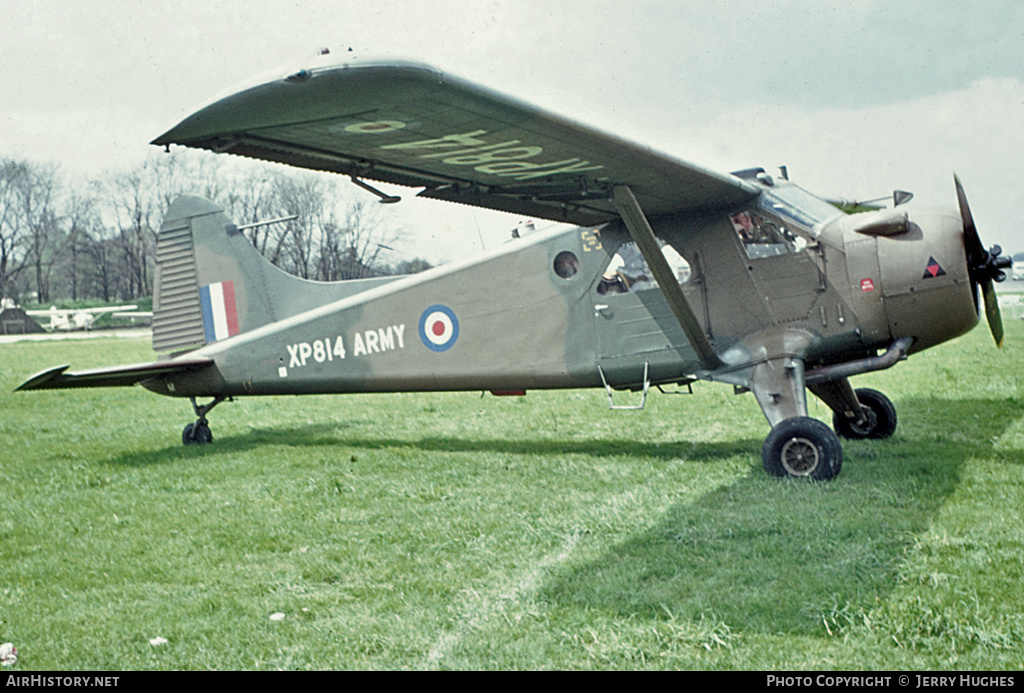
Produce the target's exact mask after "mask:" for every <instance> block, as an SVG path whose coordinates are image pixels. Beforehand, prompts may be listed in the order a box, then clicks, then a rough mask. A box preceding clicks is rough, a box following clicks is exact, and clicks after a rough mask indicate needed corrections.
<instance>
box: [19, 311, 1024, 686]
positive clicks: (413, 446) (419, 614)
mask: <svg viewBox="0 0 1024 693" xmlns="http://www.w3.org/2000/svg"><path fill="white" fill-rule="evenodd" d="M1013 318H1014V316H1013V315H1012V314H1008V315H1007V320H1006V323H1007V344H1006V347H1005V348H1004V349H1003V350H1002V351H997V350H996V349H995V347H994V346H993V345H992V343H991V338H990V336H989V335H988V333H987V331H985V328H984V327H979V328H978V329H976V330H975V331H974V332H972V333H971V334H970V335H968V336H967V337H965V338H962V339H960V340H959V341H957V342H954V343H952V344H947V345H944V346H942V347H939V348H936V349H934V350H932V351H929V352H926V353H924V354H921V355H918V356H915V357H913V358H912V359H911V360H910V361H908V362H906V363H902V364H899V365H898V366H897V367H896V368H894V369H892V370H890V371H886V372H883V373H877V374H872V375H870V376H864V377H861V378H858V379H856V384H857V385H858V386H871V387H876V388H878V389H880V390H882V391H884V392H886V393H887V394H888V395H889V396H890V397H891V398H892V399H893V401H894V402H895V404H896V406H897V409H898V412H899V416H900V425H899V429H898V430H897V432H896V435H895V436H894V437H893V438H892V439H890V440H887V441H882V442H846V443H845V445H844V451H845V461H844V468H843V471H842V474H841V475H840V476H839V477H838V478H837V479H836V480H834V481H832V482H829V483H813V482H792V481H785V480H777V479H772V478H768V477H767V476H766V475H765V474H764V472H763V471H762V469H761V462H760V451H761V443H762V440H763V438H764V436H765V435H767V432H768V426H767V424H766V422H765V421H764V418H763V416H762V415H761V413H760V411H759V409H758V408H757V405H756V403H755V402H754V400H753V398H752V397H751V396H750V395H744V396H735V395H733V393H732V389H731V388H729V387H724V386H720V385H712V384H701V385H698V386H697V387H695V394H694V395H692V396H690V395H683V396H664V395H660V394H658V393H655V394H653V395H652V397H651V398H650V400H649V401H648V407H647V410H646V411H643V412H610V411H608V410H607V408H606V407H605V397H604V394H603V392H599V391H560V392H530V393H529V394H528V395H527V396H526V397H525V398H495V397H492V396H490V395H487V396H485V397H481V396H480V394H479V393H448V394H416V395H410V394H396V395H380V396H376V395H374V396H367V395H361V396H348V397H344V396H342V397H301V398H266V399H242V400H238V401H236V402H234V403H231V404H224V405H221V406H220V407H218V408H217V409H216V410H215V411H214V412H213V414H212V416H211V424H212V427H213V432H214V436H215V441H214V443H213V445H210V446H204V447H201V448H197V447H190V448H184V447H183V446H182V445H181V440H180V435H181V433H180V432H181V428H182V427H183V426H184V425H185V424H186V423H187V422H189V421H190V420H191V418H192V415H191V409H190V407H189V405H188V403H187V402H186V401H184V400H176V399H167V398H161V397H158V396H156V395H152V394H150V393H148V392H146V391H144V390H142V389H140V388H133V389H127V390H93V391H89V390H83V391H67V392H28V393H17V394H11V390H12V389H13V388H14V387H15V386H16V385H17V384H18V383H20V382H21V381H22V380H23V379H24V378H25V377H27V376H28V375H29V374H31V373H34V372H35V371H37V370H40V369H42V368H44V367H48V366H51V365H56V364H59V363H68V362H70V363H73V365H74V367H75V368H85V367H92V366H99V365H110V364H116V363H128V362H137V361H146V360H150V359H151V357H152V352H151V351H150V347H149V344H148V342H146V341H144V340H114V339H110V340H90V341H82V342H46V343H18V344H10V345H0V355H2V356H0V393H3V394H0V434H2V439H0V440H2V446H3V451H2V453H0V459H2V463H0V465H2V475H0V484H2V488H0V498H2V499H3V513H2V514H0V642H8V641H9V642H13V643H14V644H15V646H16V647H17V648H18V650H19V654H20V656H19V659H18V662H17V663H16V664H15V666H14V668H15V669H16V670H23V671H28V670H33V669H55V670H69V669H118V670H123V669H294V668H300V669H346V668H353V669H404V668H408V669H432V668H457V669H492V668H495V669H516V668H523V669H537V668H566V669H591V668H595V669H602V668H607V669H747V670H750V669H755V670H766V669H767V670H771V669H897V670H922V669H929V670H936V669H944V670H949V669H981V670H994V669H1020V668H1021V667H1022V665H1024V589H1022V587H1021V584H1022V578H1024V560H1022V559H1024V517H1022V515H1024V321H1021V320H1017V319H1013ZM811 414H812V415H813V416H816V417H819V418H822V419H824V420H829V419H830V413H829V412H828V411H827V409H826V408H825V407H824V405H822V404H820V403H819V402H817V401H816V400H815V401H813V403H812V405H811ZM155 638H162V639H165V640H166V642H165V643H162V644H156V645H153V644H151V643H150V641H151V640H152V639H155Z"/></svg>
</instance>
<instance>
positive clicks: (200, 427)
mask: <svg viewBox="0 0 1024 693" xmlns="http://www.w3.org/2000/svg"><path fill="white" fill-rule="evenodd" d="M181 442H182V443H183V444H185V445H206V444H207V443H212V442H213V433H212V432H211V431H210V427H209V426H208V425H207V424H205V423H201V422H198V421H197V422H196V423H190V424H189V425H187V426H185V429H184V430H183V431H182V432H181Z"/></svg>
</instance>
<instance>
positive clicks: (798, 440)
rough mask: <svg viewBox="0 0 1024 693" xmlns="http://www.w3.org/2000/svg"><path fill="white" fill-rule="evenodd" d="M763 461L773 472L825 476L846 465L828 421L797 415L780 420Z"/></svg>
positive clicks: (781, 474)
mask: <svg viewBox="0 0 1024 693" xmlns="http://www.w3.org/2000/svg"><path fill="white" fill-rule="evenodd" d="M761 462H762V464H763V465H764V470H765V471H766V472H768V473H769V474H771V475H772V476H781V477H787V476H790V477H810V478H812V479H818V480H825V479H831V478H832V477H834V476H836V475H837V474H839V470H841V469H842V467H843V449H842V447H841V446H840V445H839V438H838V436H836V434H835V433H834V432H833V431H832V429H831V428H829V427H828V425H826V424H824V423H822V422H821V421H818V420H817V419H811V418H808V417H806V416H797V417H794V418H792V419H786V420H784V421H782V422H780V423H779V424H778V425H776V426H775V428H773V429H772V432H771V433H769V434H768V437H767V438H765V441H764V447H763V448H762V449H761Z"/></svg>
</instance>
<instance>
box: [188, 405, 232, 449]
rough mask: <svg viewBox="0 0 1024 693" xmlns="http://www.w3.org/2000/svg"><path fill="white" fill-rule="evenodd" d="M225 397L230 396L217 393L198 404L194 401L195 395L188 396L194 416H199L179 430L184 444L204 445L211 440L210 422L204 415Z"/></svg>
mask: <svg viewBox="0 0 1024 693" xmlns="http://www.w3.org/2000/svg"><path fill="white" fill-rule="evenodd" d="M226 399H230V397H224V396H222V395H218V396H216V397H214V398H213V401H212V402H210V403H209V404H206V405H202V406H200V405H199V403H197V402H196V398H195V397H190V398H189V400H190V401H191V402H192V410H193V411H195V413H196V416H197V417H199V418H198V420H196V422H195V423H190V424H189V425H187V426H185V429H184V430H183V431H182V432H181V442H182V443H183V444H184V445H206V444H207V443H212V442H213V433H211V432H210V424H209V423H208V422H207V420H206V415H207V414H209V413H210V410H212V409H213V408H214V407H216V406H217V405H218V404H220V403H221V402H223V401H224V400H226Z"/></svg>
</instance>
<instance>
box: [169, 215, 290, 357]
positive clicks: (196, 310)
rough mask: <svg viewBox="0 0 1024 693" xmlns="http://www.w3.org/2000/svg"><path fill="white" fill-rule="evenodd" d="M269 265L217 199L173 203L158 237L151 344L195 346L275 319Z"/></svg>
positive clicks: (179, 348)
mask: <svg viewBox="0 0 1024 693" xmlns="http://www.w3.org/2000/svg"><path fill="white" fill-rule="evenodd" d="M264 264H267V263H266V260H264V259H263V257H262V256H260V254H259V253H257V252H256V250H255V249H254V248H253V247H252V245H251V244H250V243H249V241H248V239H247V238H246V237H245V234H243V233H241V232H240V231H239V230H238V228H237V227H236V226H235V225H234V224H232V223H231V220H230V219H228V217H227V216H226V215H225V214H224V213H223V211H222V210H221V209H220V208H219V207H217V206H216V205H215V204H214V203H212V202H210V201H209V200H205V199H203V198H200V197H188V196H185V197H180V198H178V199H177V200H175V201H174V203H173V204H172V205H171V206H170V208H169V209H168V210H167V216H166V217H165V219H164V223H163V226H161V228H160V235H159V237H158V238H157V248H156V275H155V280H154V289H153V349H154V350H156V351H160V352H166V351H183V350H186V349H193V348H196V347H199V346H202V345H204V344H208V343H210V342H214V341H219V340H222V339H227V338H228V337H232V336H234V335H236V334H239V333H240V332H244V331H248V330H252V329H254V328H256V327H259V326H260V325H264V324H266V323H268V322H271V321H272V320H273V315H272V313H271V311H270V306H269V301H268V300H267V297H266V295H265V291H264V290H263V284H264V282H262V281H261V275H262V272H263V270H264V268H263V267H262V265H264Z"/></svg>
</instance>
